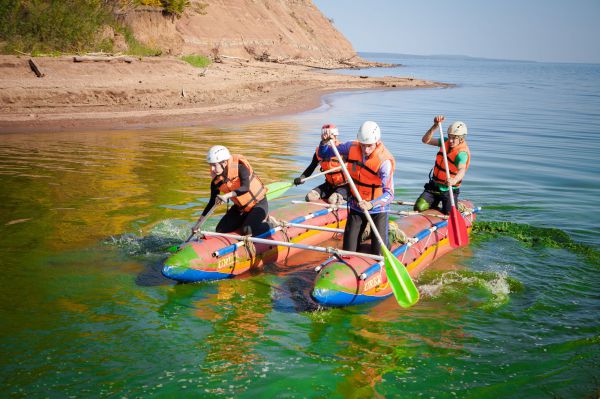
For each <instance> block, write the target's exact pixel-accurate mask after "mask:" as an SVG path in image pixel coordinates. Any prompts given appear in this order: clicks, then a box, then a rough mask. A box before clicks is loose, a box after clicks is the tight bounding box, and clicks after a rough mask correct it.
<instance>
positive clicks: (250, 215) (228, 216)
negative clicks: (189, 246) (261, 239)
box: [202, 162, 270, 236]
mask: <svg viewBox="0 0 600 399" xmlns="http://www.w3.org/2000/svg"><path fill="white" fill-rule="evenodd" d="M238 172H239V177H240V187H239V188H238V189H237V190H234V191H235V193H236V195H242V194H245V193H247V192H248V191H249V189H250V171H249V170H248V168H246V166H244V165H243V164H242V163H241V162H240V163H239V165H238ZM224 173H225V172H224ZM219 194H220V190H219V188H218V187H217V186H216V185H215V183H214V181H213V182H212V183H211V184H210V201H208V204H207V205H206V208H204V211H203V212H202V215H203V216H204V215H206V214H207V213H208V212H209V210H210V209H211V208H212V207H213V206H214V204H215V201H216V199H217V195H219ZM268 214H269V202H268V201H267V197H265V198H263V199H262V200H260V201H258V203H257V204H256V205H254V207H252V209H250V212H243V211H242V210H240V208H239V207H238V206H237V205H235V204H234V205H233V206H232V207H231V208H229V209H228V210H227V213H225V215H223V218H222V219H221V220H220V221H219V223H218V224H217V227H216V231H217V233H231V232H233V231H235V230H237V229H240V228H241V232H240V233H241V234H242V235H253V236H257V235H259V234H262V233H264V232H265V231H267V230H269V229H270V226H269V225H268V224H267V222H266V221H265V220H266V219H267V215H268Z"/></svg>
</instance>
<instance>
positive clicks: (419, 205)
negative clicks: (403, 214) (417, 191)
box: [413, 197, 430, 212]
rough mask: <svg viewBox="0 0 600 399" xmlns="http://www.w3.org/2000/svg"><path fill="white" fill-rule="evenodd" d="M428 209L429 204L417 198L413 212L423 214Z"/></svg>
mask: <svg viewBox="0 0 600 399" xmlns="http://www.w3.org/2000/svg"><path fill="white" fill-rule="evenodd" d="M429 207H430V205H429V202H427V201H425V199H424V198H422V197H419V199H418V200H417V202H415V206H414V208H413V210H415V211H418V212H423V211H426V210H427V209H429Z"/></svg>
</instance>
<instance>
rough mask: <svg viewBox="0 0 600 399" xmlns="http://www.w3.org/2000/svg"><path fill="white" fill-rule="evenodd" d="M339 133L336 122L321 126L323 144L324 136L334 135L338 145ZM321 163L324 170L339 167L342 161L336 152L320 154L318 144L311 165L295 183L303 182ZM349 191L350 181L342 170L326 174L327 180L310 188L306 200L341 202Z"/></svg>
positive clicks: (345, 198) (344, 200) (346, 197)
mask: <svg viewBox="0 0 600 399" xmlns="http://www.w3.org/2000/svg"><path fill="white" fill-rule="evenodd" d="M338 135H339V130H338V128H337V127H336V126H335V125H334V124H326V125H323V127H321V144H323V140H324V137H327V138H329V137H333V138H334V140H335V143H336V145H338V144H339V142H338V139H337V137H338ZM319 164H320V165H321V171H322V172H324V171H327V170H330V169H333V168H336V167H338V166H339V165H340V161H339V160H338V159H337V157H336V156H335V154H334V155H332V156H331V155H329V156H326V157H321V156H319V146H317V149H316V150H315V153H314V154H313V157H312V161H311V163H310V165H308V167H307V168H306V169H305V170H304V172H302V174H301V175H300V176H299V177H296V178H295V179H294V184H295V185H300V184H303V183H304V181H303V179H305V178H306V177H308V176H310V175H312V174H313V172H314V171H315V168H316V167H317V165H319ZM348 192H349V190H348V182H346V178H345V177H344V173H343V172H342V171H341V170H340V171H338V172H331V173H328V174H327V175H325V182H324V183H323V184H320V185H318V186H317V187H315V188H313V189H312V190H310V191H309V192H308V194H306V201H308V202H311V201H317V200H319V199H326V200H327V201H328V202H329V203H330V204H341V203H344V202H346V200H347V199H348Z"/></svg>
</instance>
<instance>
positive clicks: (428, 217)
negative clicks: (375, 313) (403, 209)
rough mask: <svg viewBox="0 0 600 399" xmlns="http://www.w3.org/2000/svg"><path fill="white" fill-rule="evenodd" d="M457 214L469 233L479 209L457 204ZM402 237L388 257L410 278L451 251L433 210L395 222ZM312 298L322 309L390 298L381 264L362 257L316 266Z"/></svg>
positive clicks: (338, 258)
mask: <svg viewBox="0 0 600 399" xmlns="http://www.w3.org/2000/svg"><path fill="white" fill-rule="evenodd" d="M460 203H461V206H460V207H459V209H462V210H461V212H462V214H463V216H464V218H465V224H466V227H467V229H468V231H469V233H470V232H471V227H472V224H473V221H474V220H475V217H476V213H477V212H478V211H479V208H475V209H474V208H473V204H471V203H470V202H468V201H461V202H460ZM395 223H396V224H397V225H398V227H399V229H400V230H401V231H402V232H403V233H404V235H406V240H404V241H406V242H405V243H395V244H392V248H391V250H392V254H393V255H394V256H396V257H397V258H398V259H399V260H400V262H401V263H402V264H403V265H404V266H405V267H406V269H407V270H408V272H409V274H410V275H411V277H412V278H413V279H414V278H415V277H417V276H418V274H419V273H420V272H421V271H423V270H424V269H425V268H426V267H427V266H429V265H430V264H431V263H432V262H433V261H435V260H436V259H438V258H439V257H441V256H443V255H445V254H447V253H448V252H450V251H451V250H452V249H453V248H452V247H451V246H450V243H449V241H448V220H447V216H445V215H443V214H441V213H440V212H438V211H435V210H429V211H426V212H424V213H419V214H413V215H409V216H405V217H401V218H399V219H397V220H396V221H395ZM317 272H318V274H317V277H316V279H315V283H314V288H313V290H312V294H311V295H312V297H313V298H314V299H315V300H316V301H317V302H319V303H320V304H322V305H326V306H349V305H358V304H363V303H368V302H373V301H379V300H381V299H384V298H386V297H388V296H390V295H393V292H392V287H391V286H390V284H388V280H387V276H386V272H385V267H384V266H383V261H380V262H377V263H375V261H374V260H373V259H371V258H367V257H364V256H357V255H352V256H334V257H332V258H330V259H328V260H327V261H325V262H324V263H322V264H321V265H320V266H318V267H317Z"/></svg>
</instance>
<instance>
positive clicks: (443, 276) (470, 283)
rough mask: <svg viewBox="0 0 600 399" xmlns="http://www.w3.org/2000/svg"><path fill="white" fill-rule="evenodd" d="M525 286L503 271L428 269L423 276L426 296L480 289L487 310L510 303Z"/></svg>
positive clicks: (421, 281)
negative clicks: (513, 293) (513, 295)
mask: <svg viewBox="0 0 600 399" xmlns="http://www.w3.org/2000/svg"><path fill="white" fill-rule="evenodd" d="M522 289H523V285H522V284H521V283H520V282H519V281H517V280H515V279H513V278H510V277H509V276H508V274H507V273H506V272H505V271H502V272H474V271H465V270H462V271H456V270H453V271H444V272H439V271H435V272H426V273H424V274H423V275H422V276H421V277H420V279H419V291H420V293H421V296H422V297H429V298H441V297H458V296H460V297H463V296H464V293H465V292H467V291H471V290H479V291H480V292H482V294H481V295H480V296H481V297H483V298H484V299H483V301H482V302H481V304H480V305H479V307H480V308H482V309H485V310H494V309H497V308H499V307H501V306H502V305H504V304H506V303H508V301H509V299H510V293H511V292H518V291H521V290H522Z"/></svg>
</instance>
